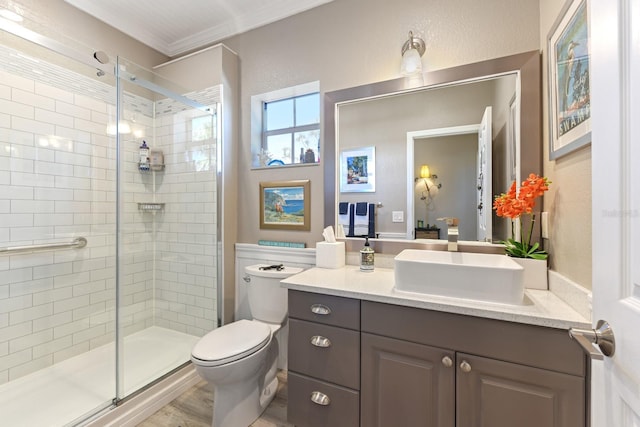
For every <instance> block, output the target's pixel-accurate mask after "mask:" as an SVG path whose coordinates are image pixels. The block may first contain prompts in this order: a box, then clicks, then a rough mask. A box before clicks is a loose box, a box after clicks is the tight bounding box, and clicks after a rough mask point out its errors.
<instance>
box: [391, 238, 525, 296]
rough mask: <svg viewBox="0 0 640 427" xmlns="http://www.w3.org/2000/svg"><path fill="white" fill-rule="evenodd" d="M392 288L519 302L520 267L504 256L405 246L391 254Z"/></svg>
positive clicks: (520, 292)
mask: <svg viewBox="0 0 640 427" xmlns="http://www.w3.org/2000/svg"><path fill="white" fill-rule="evenodd" d="M394 274H395V289H396V290H398V291H404V292H415V293H422V294H432V295H441V296H446V297H454V298H465V299H473V300H481V301H489V302H497V303H502V304H522V302H523V297H524V282H523V276H524V270H523V268H522V267H521V266H520V265H519V264H518V263H516V262H515V261H513V260H512V259H510V258H509V257H508V256H506V255H494V254H476V253H467V252H445V251H430V250H418V249H405V250H403V251H402V252H400V253H399V254H398V255H397V256H396V257H395V267H394Z"/></svg>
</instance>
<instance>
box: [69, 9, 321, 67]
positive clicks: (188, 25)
mask: <svg viewBox="0 0 640 427" xmlns="http://www.w3.org/2000/svg"><path fill="white" fill-rule="evenodd" d="M65 1H66V2H67V3H69V4H70V5H72V6H74V7H76V8H78V9H80V10H82V11H84V12H86V13H88V14H89V15H92V16H94V17H95V18H97V19H99V20H100V21H103V22H105V23H107V24H109V25H111V26H112V27H114V28H117V29H118V30H120V31H122V32H123V33H125V34H127V35H129V36H131V37H133V38H134V39H136V40H138V41H140V42H142V43H144V44H146V45H147V46H150V47H152V48H154V49H156V50H158V51H160V52H162V53H164V54H165V55H167V56H169V57H174V56H176V55H179V54H181V53H184V52H186V51H189V50H193V49H197V48H200V47H203V46H206V45H210V44H213V43H216V42H219V41H222V40H224V39H226V38H228V37H231V36H233V35H236V34H240V33H243V32H246V31H249V30H251V29H254V28H258V27H260V26H263V25H266V24H269V23H271V22H275V21H277V20H280V19H283V18H286V17H288V16H292V15H295V14H297V13H300V12H303V11H305V10H308V9H311V8H314V7H316V6H320V5H321V4H324V3H328V2H330V1H332V0H135V1H131V0H65Z"/></svg>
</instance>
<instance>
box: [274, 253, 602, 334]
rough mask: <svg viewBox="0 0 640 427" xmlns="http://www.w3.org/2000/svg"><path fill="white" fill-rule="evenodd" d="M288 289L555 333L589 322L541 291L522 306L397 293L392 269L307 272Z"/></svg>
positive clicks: (291, 279) (527, 293)
mask: <svg viewBox="0 0 640 427" xmlns="http://www.w3.org/2000/svg"><path fill="white" fill-rule="evenodd" d="M281 284H282V286H283V287H285V288H288V289H293V290H298V291H305V292H314V293H319V294H326V295H335V296H341V297H347V298H356V299H361V300H366V301H375V302H382V303H387V304H395V305H402V306H407V307H416V308H423V309H426V310H435V311H443V312H448V313H457V314H464V315H468V316H476V317H485V318H489V319H497V320H504V321H508V322H516V323H525V324H530V325H538V326H545V327H550V328H557V329H567V330H568V329H569V328H571V327H578V328H591V322H590V321H589V320H588V319H586V318H584V317H583V316H581V315H580V314H579V313H578V312H577V311H575V310H574V309H573V308H571V307H570V306H569V305H568V304H566V303H565V302H564V301H562V300H561V299H560V298H558V297H557V296H556V295H555V294H554V293H552V292H550V291H545V290H534V289H525V297H524V301H523V304H522V305H510V304H497V303H490V302H484V301H475V300H469V299H462V298H450V297H442V296H436V295H426V294H417V293H410V292H399V291H395V289H394V274H393V269H390V268H378V267H376V269H375V271H373V272H362V271H360V269H359V267H358V266H353V265H347V266H345V267H343V268H337V269H325V268H318V267H314V268H310V269H308V270H306V271H303V272H302V273H299V274H296V275H294V276H291V277H289V278H286V279H284V280H282V282H281Z"/></svg>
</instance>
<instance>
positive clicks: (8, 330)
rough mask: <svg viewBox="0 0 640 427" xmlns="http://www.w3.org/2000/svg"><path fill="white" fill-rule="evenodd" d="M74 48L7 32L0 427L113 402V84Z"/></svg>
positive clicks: (2, 62) (1, 83) (1, 134)
mask: <svg viewBox="0 0 640 427" xmlns="http://www.w3.org/2000/svg"><path fill="white" fill-rule="evenodd" d="M41 40H46V38H41ZM70 45H71V44H66V45H65V46H70ZM78 49H79V50H77V52H78V54H79V55H81V56H83V57H85V58H86V61H85V62H81V61H78V60H76V59H70V57H68V56H66V55H63V54H60V53H58V52H55V51H53V50H51V49H49V48H47V47H46V45H40V44H36V43H32V42H30V41H28V40H26V39H25V38H21V37H16V36H15V35H13V34H11V33H9V32H6V31H2V30H0V420H1V421H0V424H2V425H30V426H31V425H33V426H36V425H66V424H69V423H73V422H74V420H78V419H81V418H83V417H85V416H87V415H88V414H91V413H93V412H96V411H98V410H100V409H102V408H105V407H108V406H109V405H110V404H111V403H112V400H113V399H114V397H115V395H116V387H115V369H116V360H115V331H116V330H115V302H116V286H115V283H116V270H115V261H116V257H115V249H116V246H115V228H116V218H115V211H116V210H115V202H114V200H115V194H116V179H115V170H116V162H115V152H116V139H115V137H114V136H112V135H108V134H107V132H106V129H107V126H108V124H109V123H110V121H112V120H114V119H115V105H116V96H115V95H116V92H115V78H114V76H113V75H111V74H109V73H108V72H107V73H105V72H104V71H103V70H100V69H99V68H96V66H100V65H101V64H99V63H97V62H95V65H96V66H92V65H88V64H91V62H92V61H94V59H93V57H92V54H93V53H92V52H91V51H88V50H86V49H84V50H83V48H82V47H79V48H78ZM82 239H86V245H83V244H82V243H80V244H74V242H83V240H82Z"/></svg>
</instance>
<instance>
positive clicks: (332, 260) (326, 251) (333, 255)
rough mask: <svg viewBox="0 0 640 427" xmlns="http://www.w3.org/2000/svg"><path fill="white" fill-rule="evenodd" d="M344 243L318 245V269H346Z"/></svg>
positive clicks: (321, 243) (320, 243)
mask: <svg viewBox="0 0 640 427" xmlns="http://www.w3.org/2000/svg"><path fill="white" fill-rule="evenodd" d="M344 259H345V249H344V242H335V243H328V242H318V243H316V267H321V268H341V267H344Z"/></svg>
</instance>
